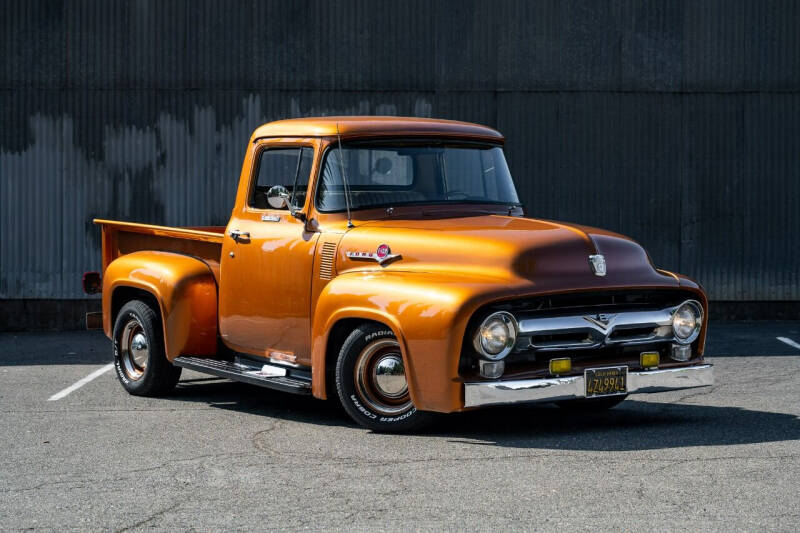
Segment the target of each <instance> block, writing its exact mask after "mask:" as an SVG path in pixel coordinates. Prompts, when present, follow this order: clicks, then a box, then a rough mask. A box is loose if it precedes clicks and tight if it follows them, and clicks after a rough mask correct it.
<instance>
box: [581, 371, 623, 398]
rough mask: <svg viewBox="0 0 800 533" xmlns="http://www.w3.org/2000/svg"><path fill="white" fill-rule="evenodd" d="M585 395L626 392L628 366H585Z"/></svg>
mask: <svg viewBox="0 0 800 533" xmlns="http://www.w3.org/2000/svg"><path fill="white" fill-rule="evenodd" d="M583 377H584V380H585V381H586V397H587V398H593V397H597V396H614V395H616V394H627V393H628V367H627V366H611V367H607V368H587V369H586V370H584V372H583Z"/></svg>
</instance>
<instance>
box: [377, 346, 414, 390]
mask: <svg viewBox="0 0 800 533" xmlns="http://www.w3.org/2000/svg"><path fill="white" fill-rule="evenodd" d="M374 373H375V375H374V376H373V379H374V380H375V386H376V387H377V388H378V390H379V391H380V392H381V394H383V395H385V396H388V397H390V398H399V397H401V396H403V395H404V394H406V392H408V384H407V383H406V369H405V368H404V367H403V360H402V359H401V358H400V357H399V356H397V355H395V354H391V355H387V356H384V357H382V358H381V359H379V360H378V362H377V364H376V365H375V372H374Z"/></svg>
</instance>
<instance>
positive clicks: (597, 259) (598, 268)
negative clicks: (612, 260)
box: [589, 254, 606, 276]
mask: <svg viewBox="0 0 800 533" xmlns="http://www.w3.org/2000/svg"><path fill="white" fill-rule="evenodd" d="M589 265H590V266H591V267H592V272H594V275H595V276H605V275H606V258H605V257H603V254H594V255H590V256H589Z"/></svg>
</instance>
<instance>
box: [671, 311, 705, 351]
mask: <svg viewBox="0 0 800 533" xmlns="http://www.w3.org/2000/svg"><path fill="white" fill-rule="evenodd" d="M702 325H703V308H702V307H701V306H700V304H699V303H698V302H695V301H694V300H689V301H686V302H683V303H682V304H681V305H679V306H678V308H677V309H675V312H674V313H673V314H672V331H673V333H675V338H676V339H677V340H678V342H680V343H681V344H689V343H690V342H692V341H693V340H695V339H696V338H697V336H698V335H699V334H700V326H702Z"/></svg>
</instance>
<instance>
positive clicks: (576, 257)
mask: <svg viewBox="0 0 800 533" xmlns="http://www.w3.org/2000/svg"><path fill="white" fill-rule="evenodd" d="M382 244H386V245H388V246H389V247H390V249H391V254H393V255H394V254H396V255H397V256H398V257H396V258H393V259H389V260H386V261H384V262H383V263H378V262H377V261H376V260H375V259H374V258H371V257H361V258H359V257H352V256H353V254H358V253H362V252H363V253H367V254H370V253H375V252H376V251H377V248H378V247H379V246H380V245H382ZM348 253H349V254H348ZM594 254H602V255H603V256H604V258H605V261H606V270H607V272H606V275H605V276H597V275H596V274H595V273H594V272H593V270H592V268H591V265H590V262H589V256H590V255H594ZM337 255H338V260H337V272H339V273H344V272H347V271H351V270H365V269H374V270H393V271H415V272H437V273H441V274H445V275H447V274H452V275H465V276H469V277H479V278H482V277H491V278H495V279H497V278H499V279H507V280H508V281H509V282H513V283H515V284H516V283H519V282H524V283H525V284H533V285H534V286H536V288H537V289H538V290H569V289H573V288H574V289H577V288H581V287H625V286H673V287H675V286H677V285H678V281H677V279H676V278H675V277H674V276H671V275H669V274H666V273H661V272H659V271H657V270H656V269H655V268H654V267H653V265H652V263H651V262H650V259H649V257H648V256H647V253H646V252H645V251H644V249H643V248H642V247H641V246H640V245H639V244H637V243H636V242H634V241H633V240H631V239H629V238H627V237H624V236H622V235H618V234H615V233H611V232H607V231H604V230H600V229H596V228H588V227H583V226H576V225H570V224H563V223H558V222H551V221H545V220H535V219H529V218H520V217H510V216H502V215H480V216H466V217H458V218H425V217H420V218H411V219H408V218H406V219H399V218H398V219H394V218H389V219H385V220H379V221H374V222H370V223H367V224H364V225H361V226H359V227H357V228H354V229H352V230H350V231H348V232H347V234H346V235H345V236H344V237H343V239H342V241H341V243H340V246H339V253H338V254H337ZM348 255H350V256H351V257H348Z"/></svg>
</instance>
